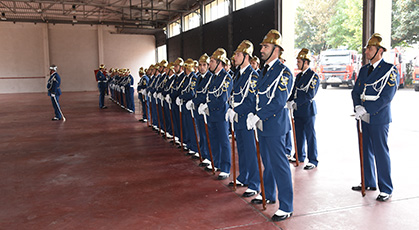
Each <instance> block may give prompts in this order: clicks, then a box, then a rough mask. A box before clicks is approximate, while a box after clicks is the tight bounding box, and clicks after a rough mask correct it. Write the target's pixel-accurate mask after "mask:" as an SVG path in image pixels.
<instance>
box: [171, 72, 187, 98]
mask: <svg viewBox="0 0 419 230" xmlns="http://www.w3.org/2000/svg"><path fill="white" fill-rule="evenodd" d="M185 77H186V76H185V72H182V73H181V74H179V75H178V76H176V79H175V83H174V84H173V89H172V92H171V93H170V97H171V98H172V100H176V98H177V97H179V95H180V88H181V87H182V84H183V82H184V81H185V80H184V78H185Z"/></svg>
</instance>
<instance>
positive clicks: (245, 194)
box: [242, 189, 257, 197]
mask: <svg viewBox="0 0 419 230" xmlns="http://www.w3.org/2000/svg"><path fill="white" fill-rule="evenodd" d="M256 194H257V191H254V190H251V189H247V190H246V192H244V193H243V195H242V197H252V196H254V195H256Z"/></svg>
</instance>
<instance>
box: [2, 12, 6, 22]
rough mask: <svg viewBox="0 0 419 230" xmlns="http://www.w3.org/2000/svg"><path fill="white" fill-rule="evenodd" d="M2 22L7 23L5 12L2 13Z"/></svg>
mask: <svg viewBox="0 0 419 230" xmlns="http://www.w3.org/2000/svg"><path fill="white" fill-rule="evenodd" d="M1 20H2V21H6V20H7V18H6V14H5V13H4V12H2V13H1Z"/></svg>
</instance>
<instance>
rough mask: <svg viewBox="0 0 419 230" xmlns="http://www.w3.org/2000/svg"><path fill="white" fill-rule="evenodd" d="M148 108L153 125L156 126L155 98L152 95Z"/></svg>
mask: <svg viewBox="0 0 419 230" xmlns="http://www.w3.org/2000/svg"><path fill="white" fill-rule="evenodd" d="M150 108H151V116H152V117H153V125H155V126H157V125H158V121H157V110H156V99H155V98H154V97H153V96H151V101H150Z"/></svg>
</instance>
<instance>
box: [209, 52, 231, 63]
mask: <svg viewBox="0 0 419 230" xmlns="http://www.w3.org/2000/svg"><path fill="white" fill-rule="evenodd" d="M211 58H214V59H215V60H218V61H221V62H223V63H224V64H226V63H227V60H228V58H227V52H226V51H225V50H224V49H223V48H218V49H217V50H215V51H214V53H213V54H212V55H211Z"/></svg>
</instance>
